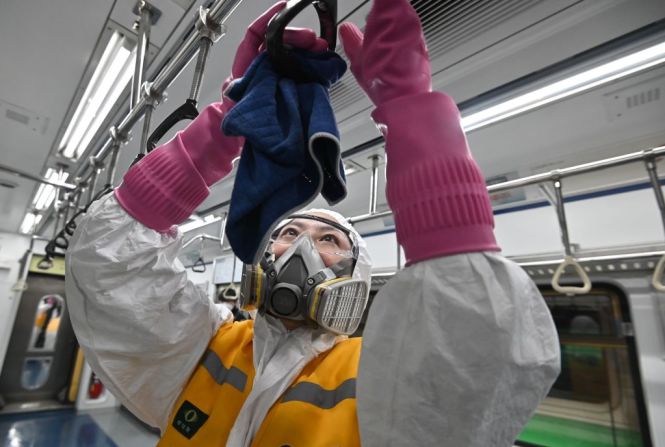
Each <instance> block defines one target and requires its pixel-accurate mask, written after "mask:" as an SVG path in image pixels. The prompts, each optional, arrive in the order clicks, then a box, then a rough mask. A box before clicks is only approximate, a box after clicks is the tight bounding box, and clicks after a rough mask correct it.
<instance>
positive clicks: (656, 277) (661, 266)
mask: <svg viewBox="0 0 665 447" xmlns="http://www.w3.org/2000/svg"><path fill="white" fill-rule="evenodd" d="M664 271H665V255H663V256H661V257H660V260H659V261H658V264H656V269H655V270H654V271H653V276H652V277H651V285H652V286H653V288H654V289H656V290H658V291H659V292H665V284H663V272H664Z"/></svg>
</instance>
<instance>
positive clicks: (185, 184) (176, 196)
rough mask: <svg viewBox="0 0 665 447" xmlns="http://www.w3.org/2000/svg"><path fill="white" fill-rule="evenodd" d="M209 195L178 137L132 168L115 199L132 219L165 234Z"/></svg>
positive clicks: (117, 190)
mask: <svg viewBox="0 0 665 447" xmlns="http://www.w3.org/2000/svg"><path fill="white" fill-rule="evenodd" d="M208 192H209V191H208V187H207V186H206V183H205V181H204V179H203V178H202V177H201V174H199V171H198V170H197V169H196V167H195V165H194V163H193V162H192V160H191V159H190V157H189V155H188V154H187V152H186V150H185V146H184V145H183V143H182V142H181V134H178V135H176V137H175V138H174V139H173V140H171V141H169V142H168V143H166V144H165V145H163V146H161V147H160V148H158V149H156V150H154V151H152V152H151V153H150V154H148V155H147V156H146V157H145V158H143V159H142V160H141V161H140V162H139V163H137V164H135V165H134V166H132V167H131V168H130V169H129V171H127V173H126V174H125V177H124V179H123V182H122V184H121V185H120V186H119V187H118V188H116V190H115V196H116V199H117V200H118V202H119V203H120V205H121V206H122V207H123V208H124V209H125V211H127V213H128V214H129V215H130V216H132V217H133V218H135V219H136V220H138V221H139V222H141V223H142V224H144V225H145V226H147V227H149V228H152V229H153V230H156V231H159V232H162V233H165V232H168V231H169V229H170V228H171V226H173V225H176V224H179V223H181V222H182V221H184V220H185V219H187V217H189V216H190V215H191V214H192V212H194V210H195V209H196V207H198V206H199V205H200V204H201V202H203V200H204V199H205V198H206V197H207V196H208Z"/></svg>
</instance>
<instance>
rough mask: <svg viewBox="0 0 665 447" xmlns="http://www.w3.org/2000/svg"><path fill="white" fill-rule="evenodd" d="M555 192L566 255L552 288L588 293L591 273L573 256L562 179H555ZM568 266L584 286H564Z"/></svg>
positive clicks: (564, 291) (553, 278)
mask: <svg viewBox="0 0 665 447" xmlns="http://www.w3.org/2000/svg"><path fill="white" fill-rule="evenodd" d="M553 186H554V192H555V197H554V198H555V204H556V214H557V217H558V220H559V229H560V230H561V241H562V242H563V249H564V252H565V256H564V258H563V262H562V263H561V264H559V266H558V267H557V268H556V270H555V271H554V276H553V277H552V282H551V284H552V288H553V289H554V290H556V291H557V292H559V293H565V294H566V295H576V294H584V293H588V292H589V291H590V290H591V280H590V279H589V275H587V273H586V272H585V271H584V269H583V268H582V266H581V265H580V263H579V262H577V260H576V259H575V257H574V256H573V251H572V250H571V247H570V238H569V237H568V223H567V222H566V210H565V208H564V204H563V192H562V190H561V189H562V187H561V180H560V179H558V180H554V182H553ZM567 267H573V269H574V270H575V272H576V273H577V275H578V276H579V278H580V280H581V281H582V286H581V287H577V286H563V285H561V282H560V281H561V276H562V275H563V273H564V272H565V270H566V268H567Z"/></svg>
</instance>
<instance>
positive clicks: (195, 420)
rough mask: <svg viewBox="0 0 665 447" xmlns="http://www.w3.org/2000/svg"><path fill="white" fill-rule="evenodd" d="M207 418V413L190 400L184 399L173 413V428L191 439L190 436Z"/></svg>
mask: <svg viewBox="0 0 665 447" xmlns="http://www.w3.org/2000/svg"><path fill="white" fill-rule="evenodd" d="M207 420H208V415H207V414H205V413H204V412H203V411H201V410H199V409H198V408H196V407H195V406H194V404H192V403H191V402H190V401H188V400H186V401H185V402H183V404H182V405H181V406H180V409H179V410H178V413H176V415H175V419H174V420H173V428H175V429H176V430H178V432H179V433H180V434H181V435H183V436H184V437H185V438H187V439H192V436H194V435H195V434H196V432H197V431H199V428H201V426H202V425H203V424H205V421H207Z"/></svg>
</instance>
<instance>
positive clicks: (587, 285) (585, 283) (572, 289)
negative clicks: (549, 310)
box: [551, 256, 591, 295]
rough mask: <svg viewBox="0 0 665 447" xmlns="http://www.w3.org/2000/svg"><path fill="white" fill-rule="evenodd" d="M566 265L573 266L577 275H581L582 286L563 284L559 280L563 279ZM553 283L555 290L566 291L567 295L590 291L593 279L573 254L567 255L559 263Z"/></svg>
mask: <svg viewBox="0 0 665 447" xmlns="http://www.w3.org/2000/svg"><path fill="white" fill-rule="evenodd" d="M566 267H573V269H574V270H575V272H576V273H577V276H579V278H580V280H581V281H582V286H581V287H577V286H562V285H561V284H560V282H559V281H560V280H561V276H562V275H563V273H564V271H565V270H566ZM551 284H552V288H553V289H554V290H556V291H557V292H559V293H564V294H566V295H578V294H584V293H589V291H590V290H591V280H590V279H589V275H587V273H586V272H585V271H584V269H583V268H582V266H581V265H580V263H579V262H577V260H576V259H575V258H573V257H572V256H566V257H565V258H564V259H563V262H562V263H561V264H559V266H558V267H557V268H556V271H555V272H554V276H553V277H552V283H551Z"/></svg>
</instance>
